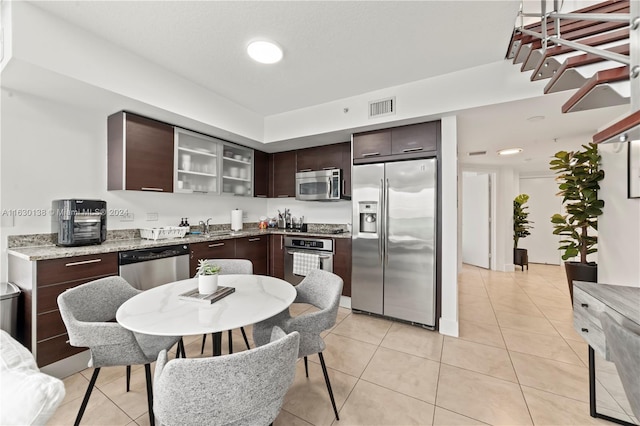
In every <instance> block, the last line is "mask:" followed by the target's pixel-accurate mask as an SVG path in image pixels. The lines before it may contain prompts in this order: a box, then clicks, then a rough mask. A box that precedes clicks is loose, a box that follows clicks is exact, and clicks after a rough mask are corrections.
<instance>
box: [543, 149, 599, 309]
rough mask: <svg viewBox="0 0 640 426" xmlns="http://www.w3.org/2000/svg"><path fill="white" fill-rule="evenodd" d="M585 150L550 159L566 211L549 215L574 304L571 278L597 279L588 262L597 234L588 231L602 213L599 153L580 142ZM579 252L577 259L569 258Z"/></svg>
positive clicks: (595, 272)
mask: <svg viewBox="0 0 640 426" xmlns="http://www.w3.org/2000/svg"><path fill="white" fill-rule="evenodd" d="M582 148H584V150H582V151H575V152H573V151H572V152H566V151H560V152H558V153H556V155H555V156H554V158H553V160H551V162H550V165H551V170H555V171H556V174H557V175H558V176H557V177H556V180H557V181H558V182H559V188H560V192H558V195H561V196H562V203H563V204H564V206H565V210H566V212H567V214H566V215H561V214H559V213H556V214H554V215H553V216H552V217H551V222H552V223H553V227H554V230H553V233H554V234H555V235H560V236H561V237H564V239H562V240H560V247H559V250H562V251H564V253H563V255H562V260H565V264H564V265H565V271H566V273H567V282H568V284H569V294H570V295H571V303H572V304H573V281H574V280H577V281H590V282H596V281H597V278H598V265H596V263H595V262H587V255H588V254H590V253H595V252H596V251H597V248H596V244H597V243H598V237H597V236H596V235H589V232H588V231H589V229H593V230H597V229H598V216H600V215H601V214H602V209H603V207H604V201H603V200H600V199H598V190H599V189H600V181H601V180H602V179H604V170H600V154H598V146H597V145H596V144H594V143H590V144H588V145H582ZM576 256H579V261H577V262H576V261H569V259H571V258H573V257H576Z"/></svg>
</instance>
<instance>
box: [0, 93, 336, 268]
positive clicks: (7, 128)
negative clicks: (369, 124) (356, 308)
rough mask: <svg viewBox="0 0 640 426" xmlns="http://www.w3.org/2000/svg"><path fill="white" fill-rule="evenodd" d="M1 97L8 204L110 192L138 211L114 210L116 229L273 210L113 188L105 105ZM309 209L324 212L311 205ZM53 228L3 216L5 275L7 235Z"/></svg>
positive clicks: (115, 201) (38, 206) (115, 203)
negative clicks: (127, 217)
mask: <svg viewBox="0 0 640 426" xmlns="http://www.w3.org/2000/svg"><path fill="white" fill-rule="evenodd" d="M1 102H2V110H1V119H2V128H1V135H0V136H1V138H2V144H1V145H0V170H1V172H2V175H1V182H0V206H1V209H2V210H5V209H6V210H11V209H25V210H32V211H35V210H43V209H44V210H48V209H49V208H50V207H51V201H52V200H54V199H56V198H90V199H103V200H106V201H107V206H108V208H109V209H124V210H128V211H129V212H131V213H133V215H134V221H133V222H121V221H120V218H119V217H117V216H111V217H108V228H109V229H130V228H139V227H151V226H165V225H177V224H178V223H179V222H180V218H181V217H185V216H188V217H189V221H190V223H191V224H192V225H193V224H197V223H198V221H199V220H206V219H207V218H209V217H211V218H213V223H219V224H226V223H229V221H230V211H231V210H232V209H234V208H240V209H242V210H244V211H245V213H246V219H245V221H248V222H256V221H257V220H258V218H259V217H260V216H262V215H267V213H268V210H267V200H266V199H260V198H255V199H254V198H243V197H233V196H207V195H204V194H158V193H149V192H141V191H107V190H106V188H107V161H106V155H107V118H106V116H105V115H104V114H103V113H102V112H99V111H91V110H85V109H77V108H73V107H70V106H67V105H64V104H62V103H57V102H53V101H50V100H46V99H42V98H38V97H36V96H33V95H29V94H25V93H11V92H8V91H6V90H3V91H2V98H1ZM147 213H158V215H159V217H158V221H147V220H146V216H147ZM308 214H309V216H310V218H314V217H315V218H317V219H321V218H322V216H320V215H314V214H313V212H312V208H310V209H309V213H308ZM344 216H348V213H347V214H345V215H344ZM335 219H336V220H338V219H339V217H336V218H335ZM343 223H346V221H345V222H343ZM48 232H51V223H50V216H48V215H46V216H18V217H14V218H11V217H7V216H3V217H2V241H1V244H2V256H1V266H2V268H1V269H2V277H0V279H1V280H5V279H6V267H5V266H6V260H7V254H6V247H7V240H6V237H7V235H19V234H33V233H48Z"/></svg>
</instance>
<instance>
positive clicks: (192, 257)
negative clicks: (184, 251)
mask: <svg viewBox="0 0 640 426" xmlns="http://www.w3.org/2000/svg"><path fill="white" fill-rule="evenodd" d="M191 259H193V250H191Z"/></svg>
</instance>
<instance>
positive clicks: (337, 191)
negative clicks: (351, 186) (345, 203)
mask: <svg viewBox="0 0 640 426" xmlns="http://www.w3.org/2000/svg"><path fill="white" fill-rule="evenodd" d="M341 196H342V170H340V169H331V170H319V171H317V172H299V173H296V200H303V201H338V200H340V197H341Z"/></svg>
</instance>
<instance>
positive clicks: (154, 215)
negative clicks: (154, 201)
mask: <svg viewBox="0 0 640 426" xmlns="http://www.w3.org/2000/svg"><path fill="white" fill-rule="evenodd" d="M156 220H158V213H147V221H150V222H151V221H156Z"/></svg>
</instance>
